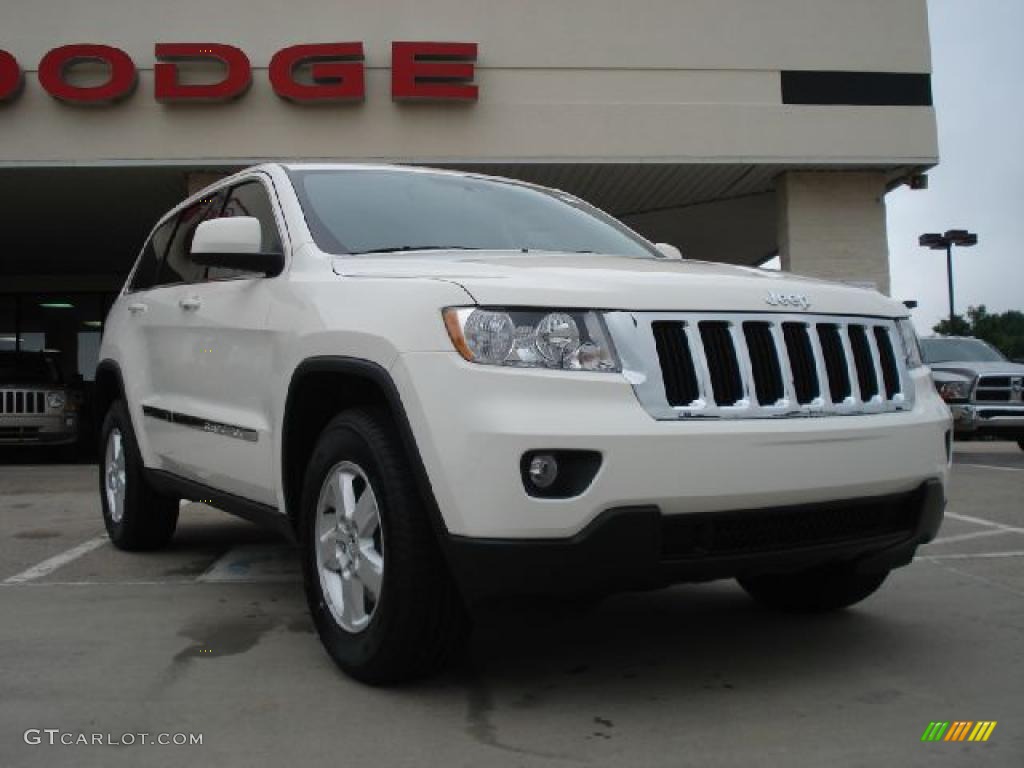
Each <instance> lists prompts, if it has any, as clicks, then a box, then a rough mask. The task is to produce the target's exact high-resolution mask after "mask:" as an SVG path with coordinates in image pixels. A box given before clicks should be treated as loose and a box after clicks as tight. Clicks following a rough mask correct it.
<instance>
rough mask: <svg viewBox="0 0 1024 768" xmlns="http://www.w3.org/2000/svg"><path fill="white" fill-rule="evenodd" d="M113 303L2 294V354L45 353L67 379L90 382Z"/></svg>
mask: <svg viewBox="0 0 1024 768" xmlns="http://www.w3.org/2000/svg"><path fill="white" fill-rule="evenodd" d="M113 299H114V297H113V295H110V294H100V293H65V294H50V293H19V294H0V351H7V350H20V351H22V352H43V351H48V352H50V353H51V354H52V355H53V356H54V358H55V359H56V360H57V361H58V364H59V365H60V369H61V373H62V374H63V377H64V379H65V380H66V381H76V380H81V381H85V382H90V381H93V380H94V379H95V377H96V363H97V361H98V359H99V345H100V338H101V335H102V332H103V318H104V317H105V316H106V313H107V311H108V310H109V308H110V304H111V302H112V301H113ZM79 377H80V378H79ZM0 384H2V382H0Z"/></svg>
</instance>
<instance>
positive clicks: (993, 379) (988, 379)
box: [978, 376, 1010, 389]
mask: <svg viewBox="0 0 1024 768" xmlns="http://www.w3.org/2000/svg"><path fill="white" fill-rule="evenodd" d="M978 386H979V387H994V388H997V389H1009V388H1010V377H1009V376H982V377H981V379H980V380H979V381H978Z"/></svg>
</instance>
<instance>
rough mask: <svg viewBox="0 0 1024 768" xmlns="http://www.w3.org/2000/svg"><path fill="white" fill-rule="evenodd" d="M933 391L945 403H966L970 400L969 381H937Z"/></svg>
mask: <svg viewBox="0 0 1024 768" xmlns="http://www.w3.org/2000/svg"><path fill="white" fill-rule="evenodd" d="M935 389H936V390H938V392H939V397H941V398H942V399H943V400H945V401H946V402H947V403H953V402H957V401H967V400H970V398H971V382H969V381H937V382H935Z"/></svg>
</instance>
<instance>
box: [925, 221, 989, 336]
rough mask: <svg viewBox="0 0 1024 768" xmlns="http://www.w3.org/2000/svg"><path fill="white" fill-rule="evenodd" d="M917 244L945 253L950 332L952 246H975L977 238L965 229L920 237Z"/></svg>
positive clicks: (951, 321) (951, 322)
mask: <svg viewBox="0 0 1024 768" xmlns="http://www.w3.org/2000/svg"><path fill="white" fill-rule="evenodd" d="M917 242H918V244H919V245H921V246H923V247H925V248H931V249H932V250H933V251H945V252H946V278H947V280H948V281H949V329H950V330H951V331H952V330H953V318H954V317H955V316H956V313H955V312H954V310H953V246H954V245H956V246H959V247H960V248H969V247H970V246H972V245H977V244H978V236H977V235H976V234H975V233H974V232H968V231H967V230H966V229H950V230H947V231H946V233H945V234H944V235H940V234H939V233H938V232H929V233H927V234H924V235H921V237H919V238H918V240H917Z"/></svg>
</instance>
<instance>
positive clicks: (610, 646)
mask: <svg viewBox="0 0 1024 768" xmlns="http://www.w3.org/2000/svg"><path fill="white" fill-rule="evenodd" d="M953 474H954V478H953V486H952V490H951V498H950V505H949V515H948V517H947V521H946V523H945V525H944V527H943V529H942V531H941V532H940V534H939V538H938V540H937V541H936V542H934V543H933V544H930V545H929V546H927V547H924V548H922V550H921V551H920V553H919V554H920V557H919V559H918V561H917V562H916V563H915V564H914V565H912V566H911V567H909V568H905V569H901V570H900V571H897V572H895V573H894V574H893V576H892V577H891V578H890V580H889V582H888V583H887V585H886V586H885V587H884V588H883V589H882V591H880V592H879V593H878V594H877V595H875V596H874V597H873V598H871V599H869V600H868V601H866V602H865V603H863V604H862V605H860V606H858V607H856V608H854V609H852V610H849V611H846V612H844V613H841V614H838V615H832V616H825V617H793V616H783V615H777V614H773V613H770V612H767V611H764V610H761V609H759V608H757V607H755V606H754V605H753V604H752V603H751V602H750V601H749V600H748V599H747V598H746V597H745V596H744V594H743V593H742V592H741V591H740V590H739V588H738V587H736V586H735V585H734V584H733V583H731V582H719V583H714V584H706V585H693V586H682V587H677V588H674V589H669V590H664V591H661V592H653V593H645V594H632V595H620V596H617V597H614V598H611V599H609V600H608V601H607V602H605V603H604V604H602V605H601V606H600V607H598V608H595V609H594V610H592V611H590V612H588V613H583V614H580V613H566V612H557V611H548V612H543V611H535V612H530V613H525V612H522V611H518V612H514V613H505V614H495V615H489V616H487V617H485V618H484V620H483V622H482V626H481V627H480V628H479V630H478V632H477V634H476V635H475V638H474V640H473V643H472V646H471V648H470V649H469V651H468V652H467V655H466V658H465V659H464V660H463V662H462V663H461V664H460V665H459V666H458V667H457V668H456V669H455V670H453V671H452V672H450V673H448V674H446V675H443V676H441V677H439V678H437V679H434V680H431V681H427V682H425V683H420V684H416V685H412V686H408V687H405V688H400V689H392V690H381V689H372V688H367V687H364V686H361V685H359V684H357V683H354V682H352V681H350V680H348V679H347V678H345V677H344V676H343V675H342V674H340V673H339V672H338V671H337V670H336V669H335V668H334V667H333V665H332V664H331V662H330V661H329V660H328V658H327V656H326V655H325V654H324V653H323V652H322V650H321V649H320V645H319V643H318V641H317V638H316V636H315V634H314V633H313V628H312V625H311V623H310V621H309V619H308V617H307V613H306V608H305V604H304V600H303V596H302V593H301V588H300V584H299V580H298V564H297V560H296V556H295V552H294V551H293V550H291V549H290V548H289V547H288V546H287V545H284V544H282V543H280V541H279V540H277V539H275V538H274V537H273V536H271V535H268V534H265V533H263V532H262V531H260V530H258V529H256V528H254V527H252V526H250V525H249V524H247V523H244V522H242V521H238V520H235V519H233V518H229V517H227V516H225V515H223V514H222V513H219V512H217V511H215V510H211V509H208V508H206V507H203V506H201V505H195V504H193V505H188V506H186V507H185V508H184V509H183V510H182V518H181V523H180V526H179V530H178V534H177V535H176V537H175V540H174V543H173V546H172V547H171V548H170V549H169V550H167V551H165V552H160V553H154V554H128V553H123V552H119V551H116V550H114V549H113V548H112V547H111V546H110V544H109V543H107V542H106V541H105V540H104V539H103V538H102V535H103V530H102V523H101V521H100V516H99V511H98V501H97V495H96V491H95V484H96V477H95V468H93V467H89V466H70V467H69V466H45V467H44V466H10V467H0V582H2V585H0V691H2V696H0V723H2V726H0V766H5V767H6V766H62V765H74V766H93V765H96V766H99V765H103V766H121V765H125V766H139V765H153V766H165V765H181V764H190V765H217V766H221V767H222V768H228V767H229V766H236V765H238V766H243V765H244V766H250V765H264V764H276V763H285V764H289V765H307V764H326V763H328V762H330V763H331V764H338V765H345V766H360V765H368V764H373V765H381V766H392V765H396V766H417V767H419V766H423V765H432V766H434V765H437V766H474V767H477V766H489V765H501V766H505V765H522V766H541V765H545V766H546V765H563V764H565V765H571V764H579V763H591V764H598V765H608V766H613V765H614V766H617V767H621V766H659V765H664V766H682V765H702V766H733V765H735V766H750V765H786V766H815V767H817V766H821V765H826V764H827V765H830V766H860V765H879V766H882V765H900V766H925V765H927V766H935V765H939V766H944V765H950V766H953V765H956V766H986V765H991V766H1011V765H1021V764H1024V696H1022V695H1021V681H1022V680H1024V653H1022V650H1021V649H1022V647H1024V642H1022V641H1024V610H1022V609H1024V503H1022V498H1024V452H1022V451H1020V450H1019V449H1018V448H1017V447H1016V445H1013V444H1009V443H1002V444H1000V443H976V444H966V445H958V446H957V451H956V461H955V467H954V473H953ZM609 567H614V566H613V564H609ZM936 720H940V721H957V720H970V721H980V720H994V721H997V723H998V725H997V726H996V728H995V730H994V731H993V732H992V736H991V738H990V739H989V741H988V742H986V743H970V742H964V743H952V742H938V743H922V742H921V740H920V739H921V735H922V733H923V731H924V730H925V728H926V726H928V724H929V722H931V721H936ZM28 729H39V731H40V736H39V738H40V740H41V741H42V742H43V743H41V744H38V745H36V744H26V743H25V732H26V730H28ZM44 729H59V733H57V734H55V736H54V738H55V739H56V741H57V742H58V743H57V744H55V745H52V746H51V745H49V744H48V743H47V739H48V738H49V735H48V734H47V733H46V732H45V730H44ZM94 733H99V734H103V738H104V739H109V740H113V741H127V740H128V739H126V738H124V735H125V734H141V733H146V734H149V736H148V737H147V739H156V738H157V737H158V735H159V734H162V733H166V734H172V735H173V734H178V733H184V734H201V735H202V744H201V745H192V746H187V745H186V746H175V745H152V744H146V745H143V744H141V743H140V742H141V737H138V736H136V737H134V738H135V741H136V743H135V744H133V745H131V746H126V745H120V746H110V745H89V746H84V745H78V746H75V745H72V746H62V745H60V744H59V741H60V739H61V738H62V737H63V738H64V739H65V740H69V739H70V740H77V739H78V735H79V734H87V735H90V736H88V738H91V734H94ZM33 735H34V734H32V733H30V739H31V738H33ZM108 735H109V736H108Z"/></svg>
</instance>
